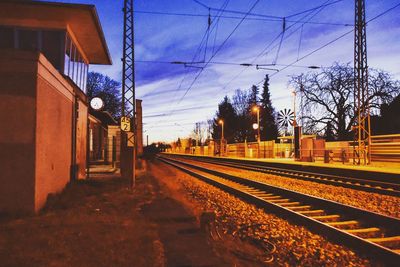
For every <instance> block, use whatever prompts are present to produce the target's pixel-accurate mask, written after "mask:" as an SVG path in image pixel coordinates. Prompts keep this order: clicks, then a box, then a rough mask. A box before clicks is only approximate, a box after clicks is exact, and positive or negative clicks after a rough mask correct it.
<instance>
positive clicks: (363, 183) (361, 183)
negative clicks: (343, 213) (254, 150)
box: [173, 154, 400, 197]
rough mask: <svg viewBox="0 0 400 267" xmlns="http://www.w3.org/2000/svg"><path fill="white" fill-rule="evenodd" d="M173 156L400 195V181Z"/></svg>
mask: <svg viewBox="0 0 400 267" xmlns="http://www.w3.org/2000/svg"><path fill="white" fill-rule="evenodd" d="M173 156H176V157H183V158H190V159H194V160H197V161H201V162H205V163H211V164H217V165H221V166H226V167H232V168H236V169H242V170H248V171H255V172H261V173H267V174H273V175H279V176H284V177H289V178H294V179H300V180H304V181H312V182H316V183H321V184H329V185H335V186H342V187H346V188H351V189H355V190H360V191H366V192H372V193H378V194H382V195H390V196H396V197H400V184H399V183H392V182H385V181H377V180H371V179H360V178H354V177H348V176H338V175H332V174H324V173H318V172H310V171H299V170H293V169H288V168H277V167H269V166H262V165H257V163H256V162H247V161H240V160H235V162H231V161H225V159H224V158H202V157H196V156H187V155H176V154H175V155H173ZM399 182H400V180H399Z"/></svg>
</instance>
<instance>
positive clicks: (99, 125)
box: [89, 110, 121, 166]
mask: <svg viewBox="0 0 400 267" xmlns="http://www.w3.org/2000/svg"><path fill="white" fill-rule="evenodd" d="M89 113H90V114H89V160H90V162H97V163H104V164H111V165H113V166H116V163H117V161H119V157H120V152H119V151H120V135H121V133H120V128H119V125H118V122H117V121H115V120H114V118H113V117H112V116H111V114H110V113H108V112H106V111H94V110H90V112H89Z"/></svg>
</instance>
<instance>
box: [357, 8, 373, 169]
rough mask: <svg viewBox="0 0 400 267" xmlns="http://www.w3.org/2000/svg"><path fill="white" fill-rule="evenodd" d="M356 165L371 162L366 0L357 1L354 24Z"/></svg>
mask: <svg viewBox="0 0 400 267" xmlns="http://www.w3.org/2000/svg"><path fill="white" fill-rule="evenodd" d="M354 27H355V28H354V115H355V116H356V119H355V127H354V133H355V134H354V145H353V162H354V164H360V163H361V162H363V163H364V164H369V163H370V162H371V153H370V144H371V128H370V114H369V103H368V102H369V101H368V65H367V37H366V22H365V0H355V23H354Z"/></svg>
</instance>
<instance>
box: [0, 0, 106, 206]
mask: <svg viewBox="0 0 400 267" xmlns="http://www.w3.org/2000/svg"><path fill="white" fill-rule="evenodd" d="M89 64H111V59H110V55H109V52H108V48H107V44H106V42H105V38H104V35H103V32H102V29H101V26H100V22H99V19H98V16H97V13H96V9H95V7H94V6H92V5H81V4H63V3H51V2H36V1H7V0H4V1H1V2H0V80H1V83H0V123H1V125H2V127H1V129H0V164H1V170H2V172H1V173H0V184H1V186H0V212H12V213H16V212H17V213H33V212H37V211H38V210H39V209H40V208H42V207H43V205H44V204H45V202H46V199H47V197H48V195H49V194H54V193H58V192H60V191H61V190H62V189H63V188H64V187H65V185H66V184H67V183H68V182H69V181H70V180H74V179H83V178H85V177H86V175H85V169H86V159H87V123H88V121H87V120H88V99H87V96H86V79H87V73H88V69H89ZM3 126H6V127H3Z"/></svg>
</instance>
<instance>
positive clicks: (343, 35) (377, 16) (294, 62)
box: [271, 3, 400, 76]
mask: <svg viewBox="0 0 400 267" xmlns="http://www.w3.org/2000/svg"><path fill="white" fill-rule="evenodd" d="M399 6H400V3H398V4H396V5H394V6H393V7H391V8H389V9H387V10H385V11H383V12H382V13H379V14H378V15H376V16H375V17H373V18H371V19H369V20H368V21H367V22H366V24H368V23H370V22H372V21H374V20H376V19H378V18H380V17H382V16H383V15H385V14H387V13H389V12H390V11H392V10H394V9H396V8H397V7H399ZM353 31H354V29H352V30H350V31H347V32H345V33H343V34H341V35H340V36H338V37H336V38H335V39H333V40H332V41H329V42H327V43H325V44H324V45H322V46H320V47H318V48H317V49H314V50H313V51H311V52H309V53H308V54H306V55H304V56H302V57H301V58H299V59H297V60H295V61H293V62H292V63H290V64H288V65H287V66H285V67H284V68H282V69H280V70H279V72H282V71H284V70H285V69H287V68H289V67H291V66H293V65H294V64H296V63H297V62H299V61H301V60H303V59H305V58H306V57H309V56H311V55H312V54H315V53H316V52H318V51H320V50H321V49H323V48H325V47H327V46H329V45H331V44H332V43H334V42H336V41H338V40H340V39H342V38H343V37H345V36H347V35H349V34H350V33H352V32H353ZM279 72H277V73H273V74H271V76H274V75H277V74H278V73H279Z"/></svg>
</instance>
